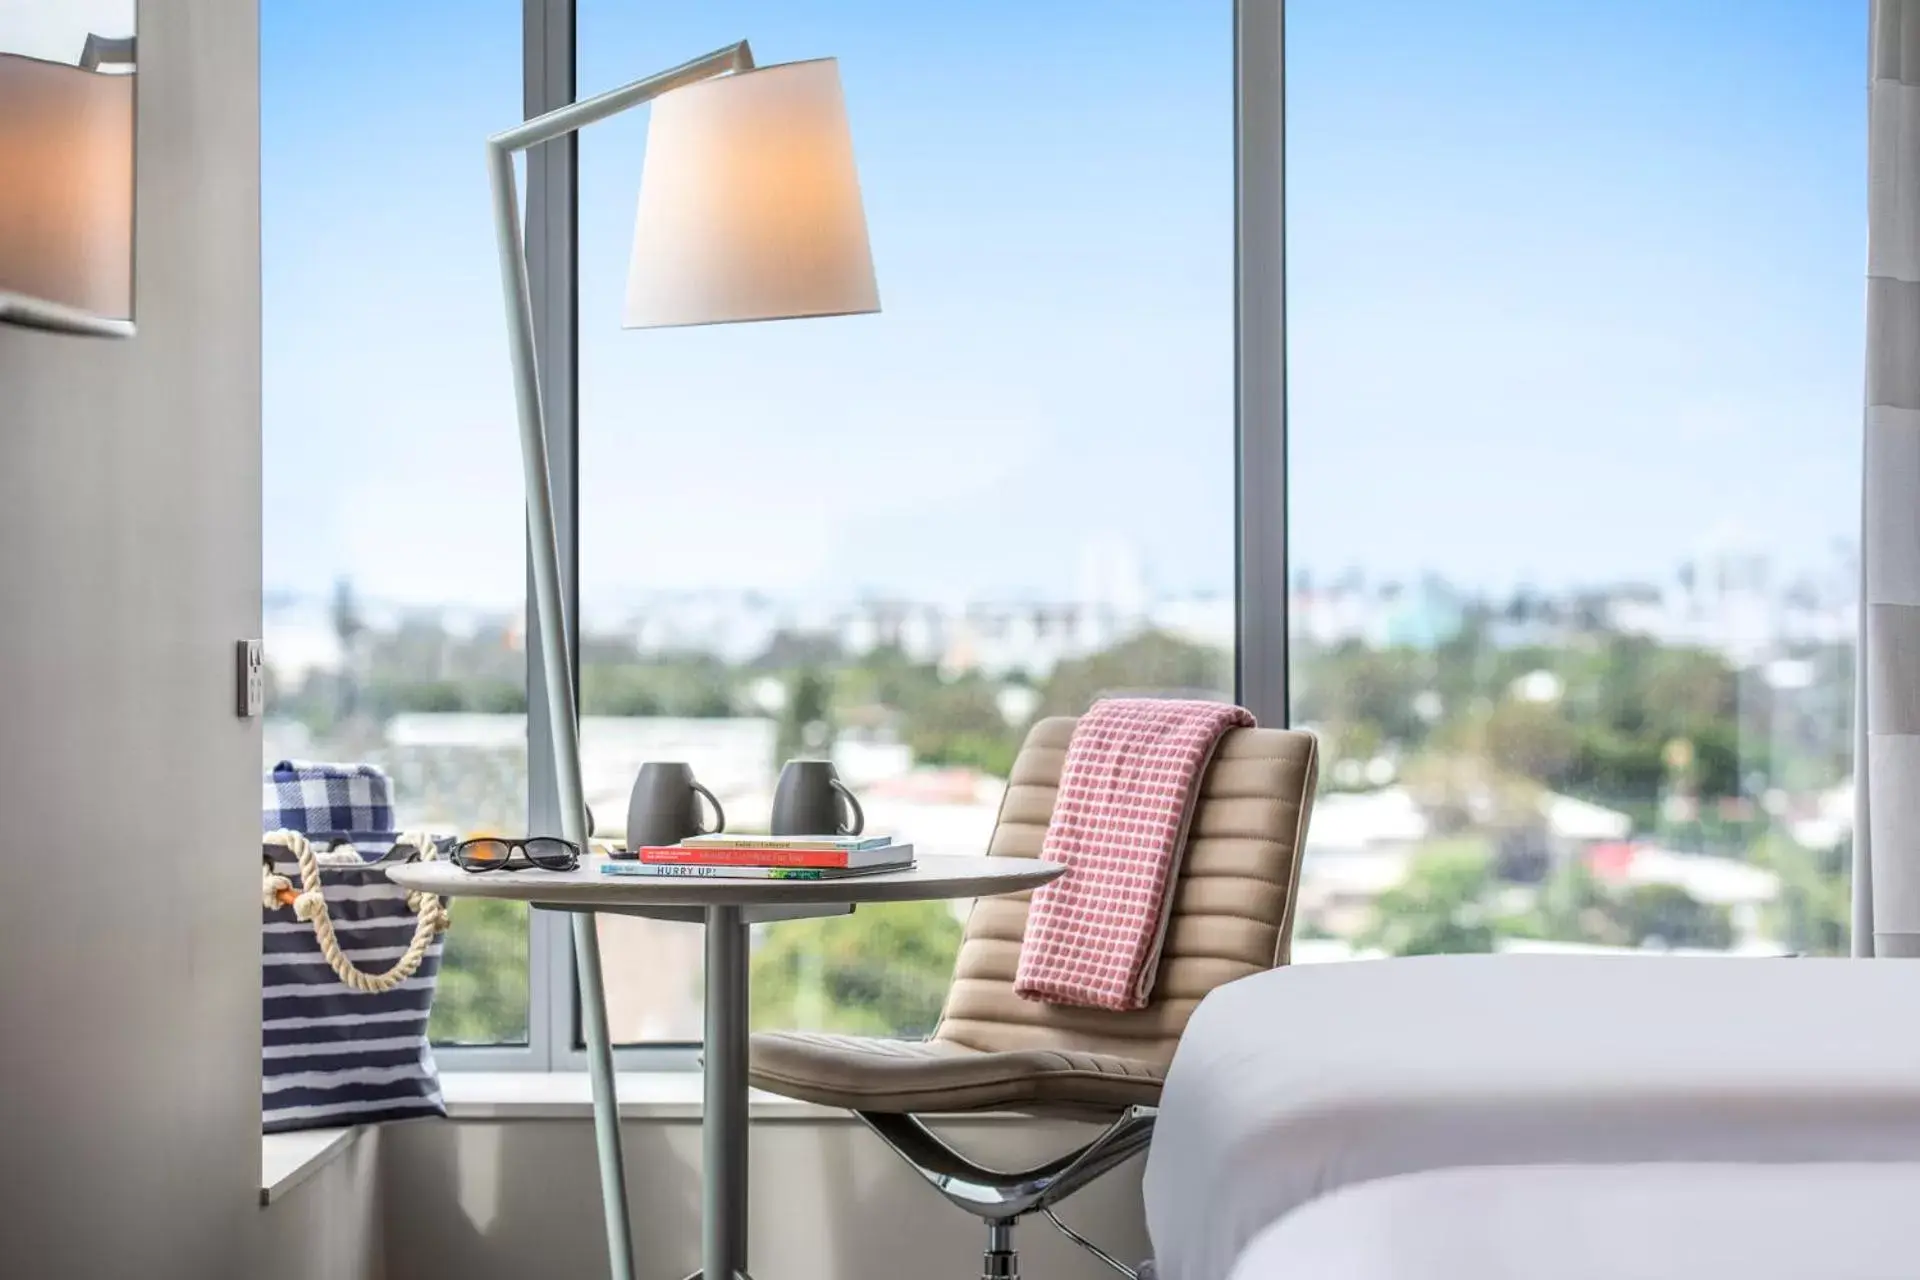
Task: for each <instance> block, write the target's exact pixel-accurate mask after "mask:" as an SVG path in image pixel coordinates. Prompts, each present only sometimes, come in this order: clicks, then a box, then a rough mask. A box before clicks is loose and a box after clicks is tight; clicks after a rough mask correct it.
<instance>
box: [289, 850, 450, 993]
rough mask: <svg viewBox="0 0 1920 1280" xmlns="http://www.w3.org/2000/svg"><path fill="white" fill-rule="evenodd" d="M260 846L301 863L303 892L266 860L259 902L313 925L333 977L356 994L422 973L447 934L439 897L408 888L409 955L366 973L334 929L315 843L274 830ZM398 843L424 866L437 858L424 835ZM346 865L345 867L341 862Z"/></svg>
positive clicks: (356, 858) (385, 987) (385, 989)
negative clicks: (275, 848)
mask: <svg viewBox="0 0 1920 1280" xmlns="http://www.w3.org/2000/svg"><path fill="white" fill-rule="evenodd" d="M261 843H263V844H270V845H275V846H278V847H279V848H282V849H285V850H287V851H288V852H289V853H291V854H292V855H293V856H294V859H295V861H297V862H298V863H299V864H300V892H299V893H298V894H296V893H294V891H293V882H292V881H291V880H289V879H287V877H285V876H282V875H275V874H274V871H273V864H272V862H270V861H265V860H263V863H262V867H261V872H260V904H261V905H262V906H264V907H265V908H266V909H267V910H269V911H272V910H274V909H276V908H278V907H285V906H291V907H292V908H293V914H294V918H295V919H298V920H307V921H311V922H312V923H313V936H314V938H315V939H316V940H318V942H319V943H320V954H321V955H323V956H325V957H326V959H327V964H328V966H329V967H331V968H332V969H333V972H334V976H336V977H338V978H339V979H340V981H341V983H342V984H343V985H345V986H347V987H349V988H351V989H353V990H354V991H358V992H360V993H362V994H363V995H376V996H377V995H381V994H383V993H384V992H388V991H391V990H393V989H394V988H395V987H397V986H399V985H400V984H401V983H403V982H405V981H406V980H407V979H408V978H411V977H412V976H413V975H414V974H415V972H417V971H418V970H419V968H420V962H421V961H423V960H425V959H426V956H427V948H429V947H431V946H432V945H433V940H434V937H435V936H436V935H438V934H441V933H444V932H446V929H447V923H448V919H447V909H446V906H445V905H444V904H443V903H442V902H441V901H440V899H439V898H438V897H437V896H435V895H434V894H431V893H421V892H420V891H418V890H409V891H408V893H407V906H408V907H409V908H410V909H411V910H412V911H413V913H414V915H415V917H416V919H417V923H416V925H415V926H414V930H413V940H412V941H411V942H409V943H407V949H406V951H404V952H403V953H401V956H400V958H399V959H398V960H396V961H394V962H393V967H392V968H390V969H388V970H387V971H386V972H385V973H368V972H366V971H365V970H363V969H361V968H360V967H359V966H358V965H356V964H354V963H353V961H351V960H349V959H347V957H346V953H344V952H343V951H341V950H340V939H339V938H338V937H337V936H336V935H335V934H334V931H333V917H332V916H331V915H329V914H328V913H327V900H326V897H325V896H324V895H323V894H322V893H321V891H320V889H321V886H320V866H321V855H319V854H317V853H316V852H315V851H314V848H313V842H312V841H311V840H308V839H307V838H306V837H305V836H304V835H301V834H300V833H299V832H298V831H272V832H268V833H267V834H266V835H265V836H264V837H263V838H262V840H261ZM397 843H399V844H410V845H412V846H413V847H414V848H415V849H416V850H418V851H419V855H420V861H422V862H427V861H430V860H432V858H433V857H434V845H433V837H432V836H431V835H429V834H427V833H426V832H410V833H408V834H406V835H403V836H401V837H400V839H399V841H398V842H397ZM352 858H353V860H352V863H351V865H353V866H356V867H364V866H366V865H368V864H367V863H366V862H364V861H363V860H362V859H361V858H360V856H359V855H358V854H354V855H352ZM342 865H347V864H346V863H345V862H344V861H343V863H342Z"/></svg>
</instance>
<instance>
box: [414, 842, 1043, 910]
mask: <svg viewBox="0 0 1920 1280" xmlns="http://www.w3.org/2000/svg"><path fill="white" fill-rule="evenodd" d="M604 861H606V859H605V858H601V857H591V858H588V859H586V861H585V862H583V863H582V864H581V867H580V869H579V870H578V871H538V870H528V871H482V872H478V873H476V872H471V871H462V870H461V869H460V868H458V867H456V866H454V865H453V864H452V863H450V862H441V861H433V862H409V863H404V864H401V865H399V866H393V867H389V868H387V876H388V878H389V879H391V880H392V881H393V882H394V883H396V884H400V885H404V886H406V887H407V888H409V889H421V890H424V891H426V892H428V893H435V894H439V895H440V896H441V897H446V898H462V897H464V898H511V899H514V900H516V901H520V902H532V903H537V904H541V905H545V906H554V907H563V908H565V907H570V908H573V909H575V910H579V909H581V908H586V909H589V910H591V909H595V908H606V907H612V908H618V907H708V906H742V907H779V906H785V905H792V906H802V905H809V904H811V905H821V904H825V905H830V906H840V905H843V904H848V903H855V902H919V901H925V900H927V899H937V898H984V897H990V896H992V895H994V894H997V893H1017V892H1019V891H1021V890H1023V889H1032V888H1034V887H1036V886H1038V885H1043V884H1045V883H1046V882H1047V881H1049V880H1051V879H1053V878H1054V877H1055V876H1057V875H1059V874H1060V873H1061V872H1062V871H1064V870H1066V868H1065V867H1063V866H1061V865H1060V864H1059V863H1056V862H1041V861H1040V860H1038V859H1037V858H969V857H954V856H950V855H949V856H942V855H939V854H921V855H920V856H919V858H918V860H917V861H916V863H915V865H914V866H913V867H912V868H911V869H910V870H906V871H887V872H882V873H879V874H877V875H870V876H848V877H846V878H845V879H841V880H728V879H723V878H721V877H718V876H699V877H695V876H657V877H655V876H610V875H606V874H604V873H603V872H602V871H601V870H600V864H601V863H602V862H604Z"/></svg>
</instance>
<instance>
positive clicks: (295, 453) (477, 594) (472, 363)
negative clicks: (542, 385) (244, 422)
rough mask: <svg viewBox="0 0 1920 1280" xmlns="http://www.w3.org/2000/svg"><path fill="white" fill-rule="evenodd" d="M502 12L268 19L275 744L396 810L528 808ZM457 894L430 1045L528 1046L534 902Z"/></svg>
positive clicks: (403, 821)
mask: <svg viewBox="0 0 1920 1280" xmlns="http://www.w3.org/2000/svg"><path fill="white" fill-rule="evenodd" d="M520 30H521V18H520V6H519V5H518V4H517V3H513V2H511V0H483V2H482V3H471V2H468V3H462V4H458V5H456V4H453V3H452V2H451V0H436V2H435V3H414V4H408V5H401V6H391V5H386V6H378V7H375V6H367V5H353V6H335V5H320V4H297V3H290V2H285V0H276V2H275V3H270V4H266V5H263V6H262V12H261V67H262V70H261V107H262V111H261V160H262V179H261V185H262V200H261V203H262V218H261V222H262V259H263V261H262V268H263V281H264V285H263V288H264V299H263V309H264V314H263V332H264V337H263V342H264V353H263V354H264V387H263V395H264V410H265V422H264V435H265V514H264V519H265V566H264V571H265V585H266V618H265V635H266V650H267V660H268V671H269V678H270V686H269V701H268V715H267V721H266V733H265V738H266V752H265V755H266V761H267V763H268V764H271V763H272V762H273V761H275V760H278V759H284V758H287V757H303V758H317V759H343V760H369V761H373V762H376V763H378V764H381V765H383V766H384V767H385V768H386V769H387V770H388V771H389V772H390V773H391V774H392V775H393V780H394V785H395V789H396V797H395V798H396V803H397V805H398V810H399V812H398V814H397V821H398V822H399V824H400V825H401V826H402V828H410V827H415V826H427V827H431V828H434V829H438V830H447V831H451V830H466V829H470V828H475V827H492V828H496V829H506V830H524V829H525V825H526V821H527V801H526V797H527V779H526V772H527V770H526V700H527V694H526V687H527V686H526V658H525V653H524V646H523V644H522V640H521V637H522V631H523V617H524V603H523V602H524V596H525V585H524V584H525V581H526V569H525V561H524V552H523V549H522V548H523V539H524V533H523V529H524V524H523V522H522V516H521V496H520V495H521V482H520V466H519V453H518V445H517V438H516V436H515V434H514V427H513V397H512V388H511V386H510V384H509V382H508V377H507V372H506V364H505V342H504V340H503V325H502V323H501V321H500V319H499V315H500V306H499V303H498V301H497V295H498V290H499V284H498V280H497V276H496V273H495V271H494V268H493V262H494V248H493V233H492V224H491V221H490V220H489V213H488V210H489V205H488V197H487V182H486V172H485V169H484V167H483V166H482V164H481V163H480V146H479V143H480V140H481V139H482V138H483V137H484V136H485V135H486V134H487V133H489V132H491V131H492V130H494V129H497V128H499V127H501V126H502V124H504V123H510V122H511V121H513V120H515V119H517V118H518V117H519V114H520V66H521V56H520ZM343 67H351V68H352V71H353V74H352V75H350V76H343V75H342V74H341V69H342V68H343ZM452 910H453V921H454V925H453V929H452V931H451V932H450V933H449V934H448V936H447V951H446V958H445V962H444V966H443V969H442V974H441V978H440V988H439V993H438V997H437V999H436V1001H435V1005H434V1017H433V1024H432V1033H433V1036H434V1038H435V1040H436V1041H439V1042H442V1043H480V1044H498V1043H511V1042H515V1041H525V1040H527V1038H528V1032H529V1022H528V1008H529V991H528V988H529V982H528V973H529V966H528V961H529V950H528V922H527V913H526V910H525V908H523V907H516V906H515V905H513V904H507V903H490V902H485V901H483V900H480V899H467V900H464V901H460V902H457V903H455V904H454V906H453V909H452Z"/></svg>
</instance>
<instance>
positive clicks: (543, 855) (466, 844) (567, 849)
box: [447, 836, 580, 871]
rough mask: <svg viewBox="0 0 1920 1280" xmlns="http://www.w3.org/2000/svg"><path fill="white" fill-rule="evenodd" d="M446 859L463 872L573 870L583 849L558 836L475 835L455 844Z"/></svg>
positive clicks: (577, 864)
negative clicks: (504, 836)
mask: <svg viewBox="0 0 1920 1280" xmlns="http://www.w3.org/2000/svg"><path fill="white" fill-rule="evenodd" d="M516 854H518V855H519V860H518V861H516V860H515V856H514V855H516ZM447 860H448V861H449V862H451V863H453V865H454V866H456V867H459V868H460V869H461V870H462V871H511V870H514V869H515V868H523V867H538V868H539V869H540V870H542V871H572V870H575V869H576V868H578V867H579V865H580V846H579V845H577V844H575V843H574V842H573V841H571V840H562V839H561V838H560V837H558V836H528V837H526V838H525V839H522V840H505V839H501V838H500V837H498V836H475V837H474V838H472V839H470V840H462V841H460V843H458V844H456V845H454V846H453V851H452V852H451V853H449V854H448V855H447Z"/></svg>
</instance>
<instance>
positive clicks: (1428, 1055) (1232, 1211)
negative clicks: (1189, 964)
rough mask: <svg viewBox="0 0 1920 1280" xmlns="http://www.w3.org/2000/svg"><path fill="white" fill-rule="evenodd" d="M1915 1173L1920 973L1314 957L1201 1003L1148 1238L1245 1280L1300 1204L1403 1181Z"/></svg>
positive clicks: (1209, 1274) (1757, 964)
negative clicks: (1819, 1166) (1707, 1166)
mask: <svg viewBox="0 0 1920 1280" xmlns="http://www.w3.org/2000/svg"><path fill="white" fill-rule="evenodd" d="M1899 1160H1920V965H1913V964H1904V963H1901V962H1898V961H1879V962H1873V963H1865V962H1860V961H1851V960H1715V959H1676V958H1639V957H1632V958H1618V957H1595V956H1445V957H1431V958H1423V959H1409V960H1387V961H1374V962H1365V963H1356V964H1346V965H1324V966H1309V967H1301V968H1289V969H1278V970H1275V971H1273V972H1270V973H1264V974H1260V975H1257V976H1255V977H1252V978H1247V979H1244V980H1242V981H1239V982H1235V983H1232V984H1230V985H1228V986H1225V987H1222V988H1220V989H1219V990H1217V991H1215V992H1214V993H1213V994H1212V995H1210V996H1208V997H1207V999H1206V1000H1205V1001H1204V1002H1202V1004H1201V1005H1200V1008H1199V1009H1198V1010H1197V1011H1196V1012H1195V1014H1194V1017H1193V1020H1192V1022H1191V1024H1190V1025H1189V1026H1188V1028H1187V1031H1186V1034H1185V1036H1184V1037H1183V1038H1182V1040H1181V1044H1180V1049H1179V1052H1178V1053H1177V1054H1176V1055H1175V1057H1174V1061H1173V1065H1172V1068H1171V1069H1170V1071H1169V1073H1168V1076H1167V1084H1166V1090H1165V1093H1164V1095H1163V1098H1162V1102H1161V1108H1160V1119H1159V1122H1158V1124H1157V1125H1156V1127H1155V1133H1154V1140H1153V1146H1152V1148H1151V1150H1150V1152H1149V1154H1148V1159H1147V1170H1146V1187H1145V1190H1146V1209H1147V1226H1148V1230H1149V1232H1150V1233H1151V1235H1152V1238H1153V1246H1154V1256H1155V1259H1156V1262H1157V1264H1158V1267H1159V1275H1160V1277H1161V1278H1162V1280H1225V1278H1226V1277H1227V1276H1228V1274H1229V1273H1230V1272H1231V1270H1232V1268H1233V1264H1234V1261H1235V1260H1236V1259H1237V1258H1238V1257H1239V1255H1240V1253H1241V1251H1242V1249H1244V1248H1245V1247H1246V1245H1247V1243H1248V1241H1250V1240H1251V1239H1253V1237H1254V1236H1255V1235H1257V1234H1259V1233H1260V1232H1261V1231H1263V1230H1265V1229H1266V1228H1267V1227H1268V1226H1269V1225H1270V1224H1272V1223H1275V1222H1277V1221H1279V1220H1280V1219H1281V1218H1283V1217H1284V1216H1285V1215H1286V1214H1288V1213H1289V1212H1291V1211H1293V1210H1295V1209H1298V1208H1300V1207H1301V1206H1303V1205H1306V1204H1308V1203H1309V1202H1311V1201H1313V1200H1314V1199H1316V1198H1317V1197H1320V1196H1323V1195H1326V1194H1328V1193H1329V1192H1331V1191H1333V1190H1335V1189H1337V1188H1340V1187H1343V1186H1347V1185H1351V1184H1356V1183H1363V1182H1368V1181H1372V1180H1375V1179H1380V1178H1387V1177H1392V1176H1394V1175H1396V1174H1403V1173H1412V1172H1418V1171H1422V1170H1428V1169H1445V1168H1456V1167H1473V1166H1490V1165H1541V1164H1619V1163H1633V1162H1645V1161H1674V1162H1741V1163H1746V1162H1768V1161H1855V1162H1861V1161H1875V1162H1878V1161H1899ZM1915 1213H1916V1215H1917V1216H1920V1205H1916V1208H1915ZM1915 1274H1916V1275H1920V1266H1917V1267H1916V1269H1915Z"/></svg>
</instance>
